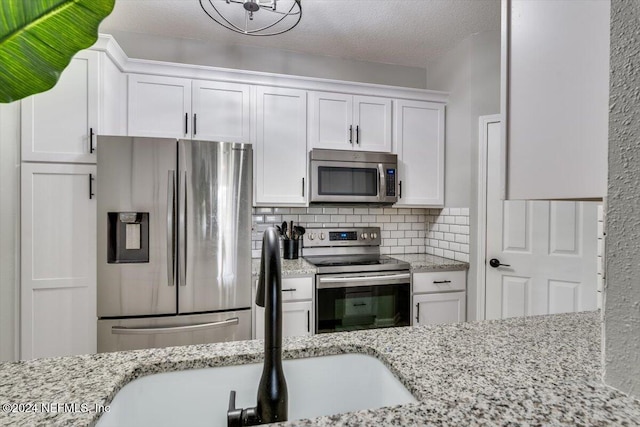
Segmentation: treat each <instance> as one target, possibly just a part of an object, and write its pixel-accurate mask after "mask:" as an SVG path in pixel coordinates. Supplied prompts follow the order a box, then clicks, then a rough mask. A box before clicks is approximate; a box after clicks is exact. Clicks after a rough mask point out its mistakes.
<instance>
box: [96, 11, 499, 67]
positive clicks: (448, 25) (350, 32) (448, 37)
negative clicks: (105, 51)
mask: <svg viewBox="0 0 640 427" xmlns="http://www.w3.org/2000/svg"><path fill="white" fill-rule="evenodd" d="M214 1H217V2H220V1H222V0H214ZM223 3H224V2H223ZM236 6H237V7H238V8H241V6H240V5H236ZM302 9H303V17H302V21H301V22H300V24H299V25H298V26H297V27H296V28H294V29H293V30H292V31H290V32H288V33H285V34H282V35H279V36H273V37H250V36H245V35H242V34H236V33H233V32H231V31H229V30H226V29H224V28H222V27H221V26H219V25H218V24H216V23H215V22H213V21H212V20H211V19H210V18H209V17H207V16H206V15H205V14H204V12H203V11H202V9H201V8H200V4H199V2H198V0H117V1H116V6H115V8H114V11H113V13H112V14H111V15H110V16H109V17H108V18H107V19H105V21H104V22H103V23H102V25H101V27H100V32H103V33H109V32H110V31H127V32H134V33H147V34H153V35H161V36H166V37H172V38H187V39H196V40H202V41H207V40H211V41H216V42H219V43H229V44H241V45H248V46H261V47H271V48H276V49H284V50H289V51H294V52H300V53H307V54H313V55H328V56H335V57H339V58H349V59H355V60H361V61H372V62H381V63H388V64H398V65H406V66H417V67H426V65H427V63H428V62H430V61H433V60H436V59H437V58H438V57H439V56H440V55H442V54H443V53H444V52H446V51H447V50H449V49H451V48H453V47H454V46H455V45H456V44H458V43H459V42H460V41H462V40H463V39H464V38H466V37H467V36H469V35H471V34H474V33H480V32H485V31H491V30H498V29H499V28H500V0H302ZM262 13H266V12H262Z"/></svg>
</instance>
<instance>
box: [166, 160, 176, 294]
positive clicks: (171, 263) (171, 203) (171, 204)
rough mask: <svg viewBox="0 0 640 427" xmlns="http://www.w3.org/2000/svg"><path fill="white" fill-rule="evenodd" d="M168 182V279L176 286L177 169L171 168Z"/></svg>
mask: <svg viewBox="0 0 640 427" xmlns="http://www.w3.org/2000/svg"><path fill="white" fill-rule="evenodd" d="M167 179H168V182H167V280H168V282H169V286H175V284H176V281H175V263H176V260H175V244H174V240H173V236H174V235H175V209H176V171H174V170H170V171H169V176H168V178H167Z"/></svg>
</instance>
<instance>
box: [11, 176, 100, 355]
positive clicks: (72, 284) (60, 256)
mask: <svg viewBox="0 0 640 427" xmlns="http://www.w3.org/2000/svg"><path fill="white" fill-rule="evenodd" d="M95 173H96V167H95V166H93V165H63V164H50V163H31V164H29V163H23V165H22V201H21V209H22V223H21V242H22V250H21V254H22V256H21V275H22V279H21V319H22V320H21V358H22V359H31V358H36V357H54V356H66V355H72V354H84V353H94V352H95V351H96V200H95V196H93V197H92V198H90V197H89V187H90V184H89V180H90V175H89V174H92V175H93V176H95Z"/></svg>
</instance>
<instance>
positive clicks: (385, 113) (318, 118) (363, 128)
mask: <svg viewBox="0 0 640 427" xmlns="http://www.w3.org/2000/svg"><path fill="white" fill-rule="evenodd" d="M309 146H310V148H328V149H336V150H352V149H356V150H365V151H383V152H390V151H391V100H390V99H387V98H381V97H372V96H353V95H346V94H342V93H330V92H309Z"/></svg>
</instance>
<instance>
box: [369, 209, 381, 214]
mask: <svg viewBox="0 0 640 427" xmlns="http://www.w3.org/2000/svg"><path fill="white" fill-rule="evenodd" d="M383 213H384V209H382V208H369V215H382V214H383Z"/></svg>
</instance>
